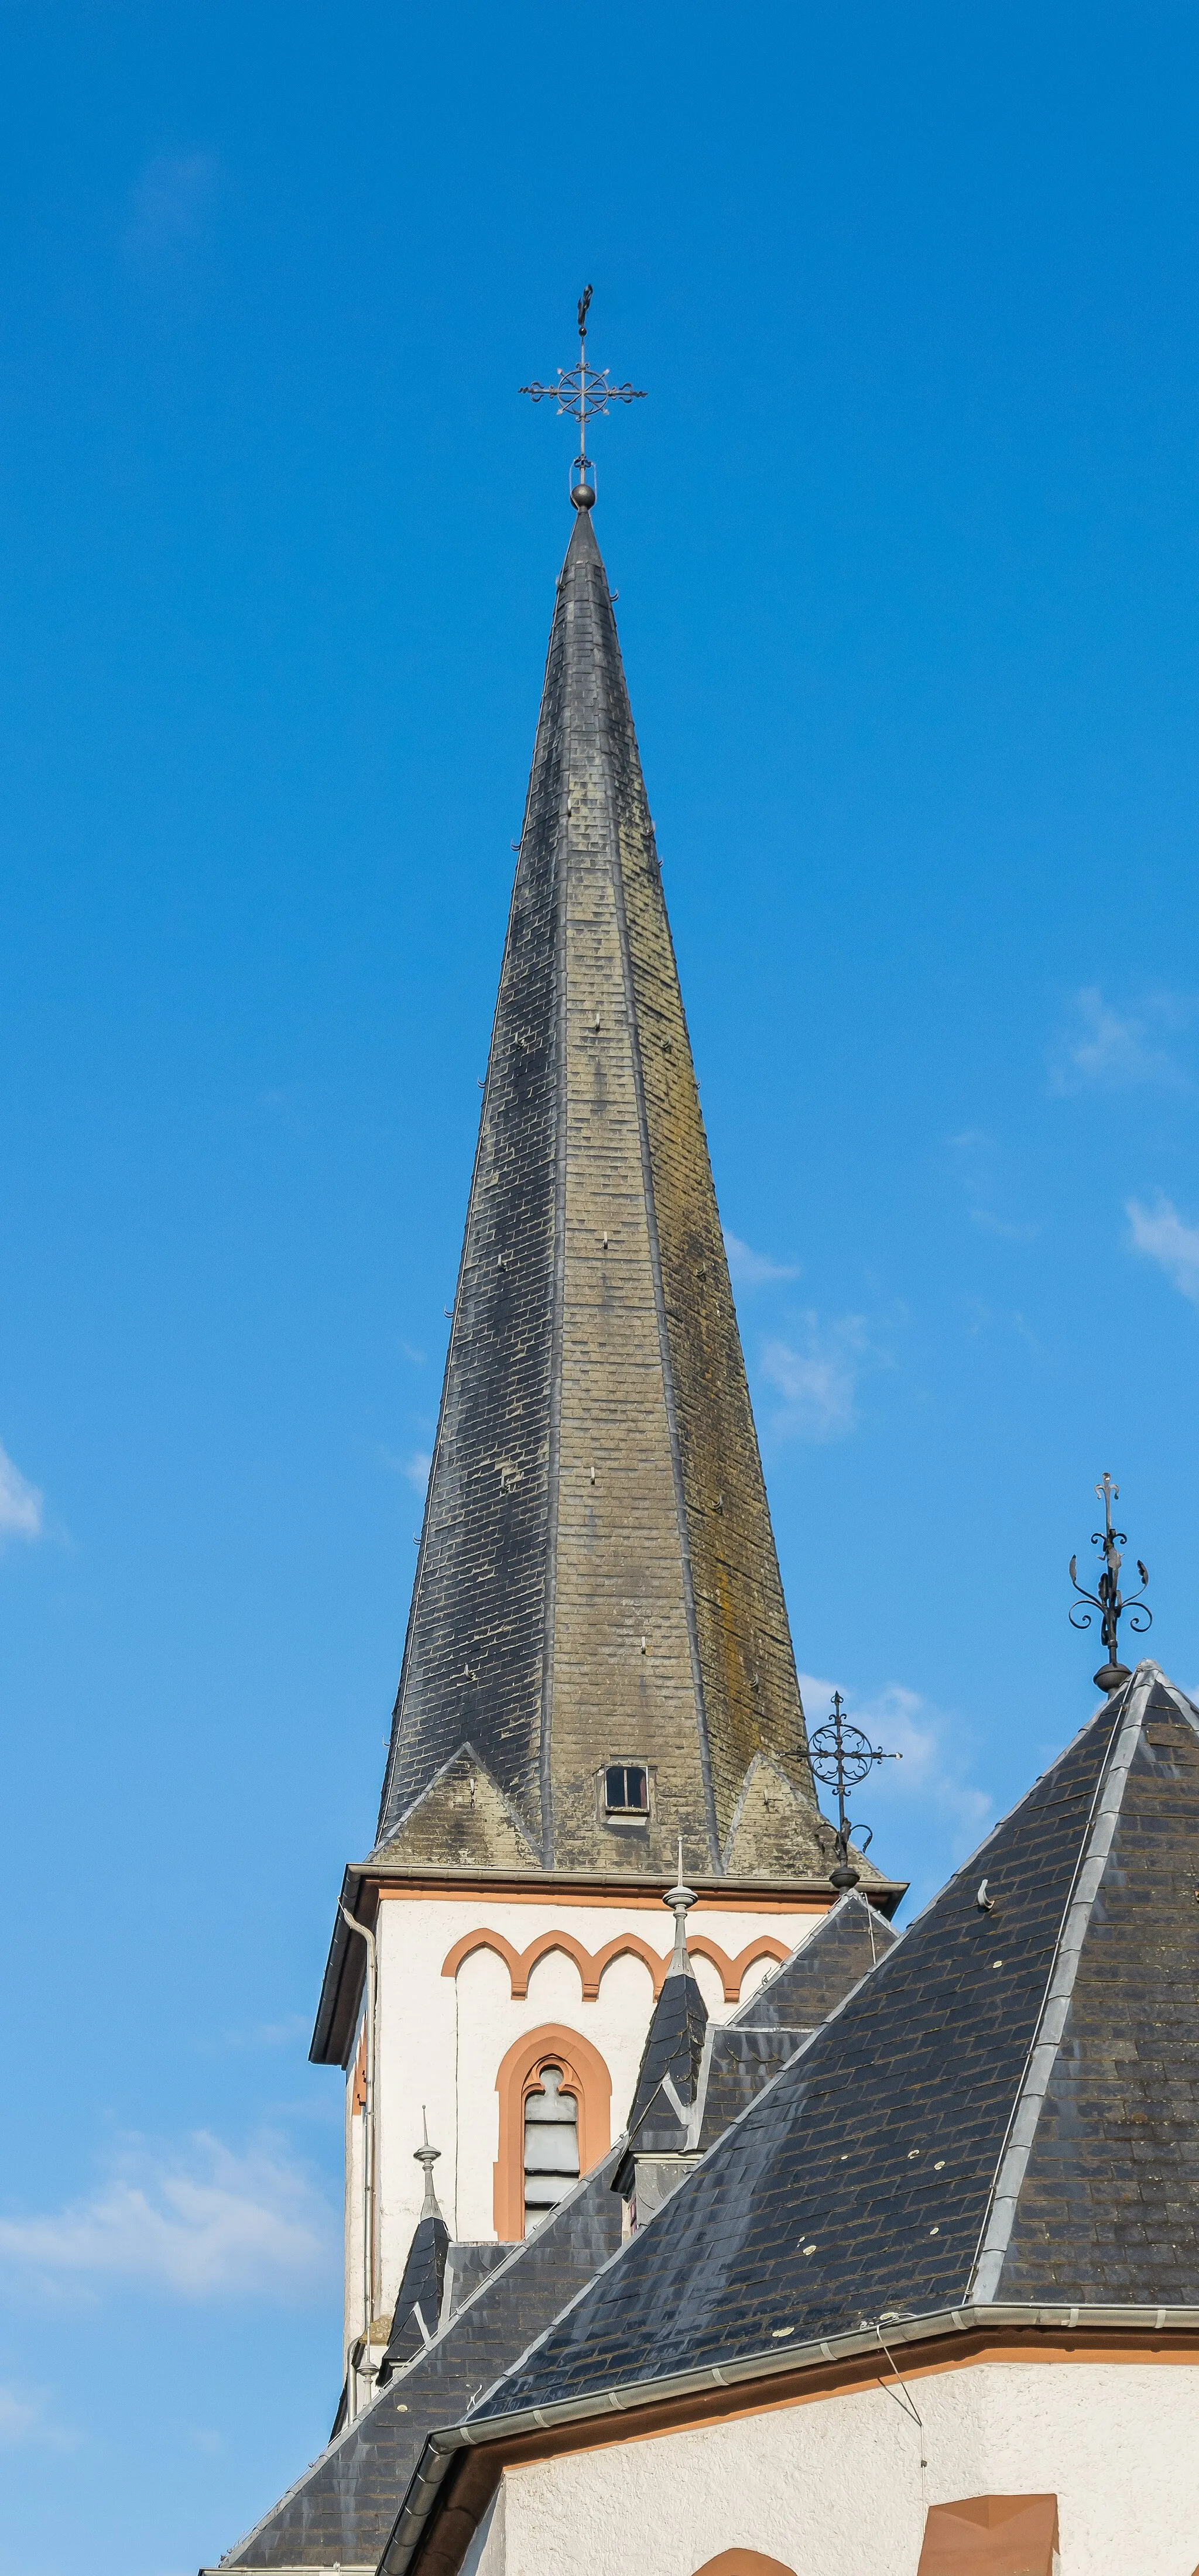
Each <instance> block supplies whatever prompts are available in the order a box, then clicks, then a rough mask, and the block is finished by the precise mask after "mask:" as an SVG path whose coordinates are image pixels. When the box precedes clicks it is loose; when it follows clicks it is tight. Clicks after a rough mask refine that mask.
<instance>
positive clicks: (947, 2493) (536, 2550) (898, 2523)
mask: <svg viewBox="0 0 1199 2576" xmlns="http://www.w3.org/2000/svg"><path fill="white" fill-rule="evenodd" d="M907 2386H908V2388H909V2391H910V2395H911V2397H912V2400H913V2402H914V2404H915V2405H916V2407H917V2408H918V2410H919V2412H920V2414H921V2416H922V2417H923V2419H924V2435H923V2448H924V2452H925V2456H926V2459H927V2464H928V2465H927V2467H926V2468H925V2469H923V2470H922V2469H921V2465H920V2454H921V2433H920V2429H919V2427H918V2426H917V2425H916V2423H915V2422H914V2421H913V2420H912V2418H911V2417H910V2416H909V2415H908V2414H906V2413H905V2412H904V2410H903V2408H902V2407H901V2405H900V2404H899V2403H898V2402H897V2400H896V2398H895V2397H893V2396H890V2395H888V2394H887V2393H885V2392H884V2390H883V2389H881V2388H878V2387H875V2388H871V2389H863V2390H859V2391H857V2392H855V2393H844V2394H840V2395H832V2396H825V2397H820V2398H815V2399H813V2400H810V2401H808V2402H807V2403H804V2404H798V2405H786V2406H781V2407H778V2408H776V2409H774V2410H772V2411H771V2412H769V2413H764V2414H761V2415H754V2416H748V2417H744V2418H742V2419H741V2420H740V2421H738V2422H733V2423H725V2424H713V2425H708V2426H704V2427H701V2428H698V2429H697V2430H695V2431H692V2432H680V2433H671V2434H664V2435H662V2436H659V2437H655V2438H653V2439H650V2440H641V2441H636V2440H627V2439H626V2440H625V2441H623V2442H620V2443H617V2444H613V2445H612V2446H611V2447H609V2448H606V2449H603V2450H597V2451H590V2452H579V2453H576V2454H575V2455H574V2456H573V2457H565V2458H561V2459H557V2460H550V2461H545V2462H540V2463H538V2464H537V2465H536V2466H533V2467H528V2468H516V2469H511V2470H508V2471H507V2472H506V2473H505V2476H504V2480H503V2507H502V2510H501V2511H497V2512H496V2513H495V2514H494V2515H493V2517H492V2519H491V2522H490V2525H489V2527H488V2530H487V2534H486V2537H485V2540H484V2543H483V2546H482V2548H481V2550H480V2552H479V2556H478V2576H583V2570H584V2569H585V2570H586V2576H693V2571H694V2570H696V2569H697V2568H700V2567H702V2566H703V2565H704V2564H705V2563H706V2561H707V2560H708V2559H710V2558H714V2557H716V2556H717V2555H718V2553H719V2552H720V2551H722V2550H725V2549H737V2548H740V2549H751V2550H759V2551H761V2552H762V2554H763V2556H765V2557H768V2558H775V2559H779V2560H781V2562H782V2564H783V2565H784V2566H785V2567H789V2568H792V2569H794V2570H795V2576H916V2570H917V2566H918V2563H919V2558H920V2549H921V2543H922V2540H923V2536H924V2524H925V2515H926V2512H927V2509H928V2506H929V2505H930V2504H948V2503H951V2502H953V2501H954V2500H955V2499H956V2498H959V2497H966V2496H979V2495H1035V2494H1054V2495H1056V2496H1057V2498H1058V2514H1059V2525H1060V2538H1061V2576H1193V2571H1194V2570H1195V2568H1196V2566H1197V2565H1199V2355H1197V2357H1196V2362H1195V2363H1194V2364H1188V2363H1184V2364H1176V2363H1153V2362H1135V2361H1131V2360H1130V2361H1127V2362H1120V2361H1113V2362H1100V2361H1085V2360H1082V2359H1078V2358H1072V2357H1070V2356H1062V2357H1060V2358H1057V2359H1055V2360H1052V2361H1043V2362H1035V2361H1023V2360H1021V2361H1011V2362H1002V2361H1001V2362H978V2363H973V2364H966V2365H964V2366H963V2367H962V2368H960V2369H955V2370H943V2371H940V2372H936V2373H934V2374H931V2375H930V2376H929V2377H928V2378H926V2379H921V2378H919V2377H917V2376H914V2375H913V2376H912V2377H911V2378H910V2379H909V2381H908V2382H907Z"/></svg>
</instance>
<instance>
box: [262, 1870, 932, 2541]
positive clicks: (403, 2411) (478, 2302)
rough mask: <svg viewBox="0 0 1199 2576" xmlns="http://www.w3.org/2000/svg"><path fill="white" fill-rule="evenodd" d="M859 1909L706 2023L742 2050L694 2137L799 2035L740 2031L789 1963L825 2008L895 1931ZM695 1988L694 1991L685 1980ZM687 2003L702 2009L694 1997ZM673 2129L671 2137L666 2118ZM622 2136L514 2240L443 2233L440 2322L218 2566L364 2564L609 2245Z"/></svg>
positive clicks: (770, 1997) (721, 2078) (808, 2005)
mask: <svg viewBox="0 0 1199 2576" xmlns="http://www.w3.org/2000/svg"><path fill="white" fill-rule="evenodd" d="M867 1910H868V1909H867V1907H866V1904H865V1901H864V1899H862V1898H861V1897H859V1896H857V1895H856V1894H855V1895H853V1896H849V1897H842V1898H841V1899H840V1900H839V1902H838V1903H837V1904H836V1905H835V1906H834V1907H833V1908H832V1910H831V1912H830V1913H829V1914H828V1915H826V1916H825V1917H824V1919H823V1920H822V1921H821V1922H819V1923H818V1924H817V1925H816V1926H815V1928H814V1930H813V1931H812V1932H810V1933H809V1934H808V1936H807V1939H806V1940H805V1941H804V1943H803V1944H802V1946H801V1949H800V1950H799V1951H798V1952H796V1954H795V1956H794V1958H793V1959H791V1960H788V1961H785V1962H784V1964H783V1965H782V1967H780V1968H779V1969H778V1970H777V1971H776V1972H775V1974H774V1975H773V1976H772V1977H771V1978H770V1979H769V1980H768V1982H767V1984H766V1985H765V1986H764V1987H762V1988H760V1989H759V1991H758V1993H757V1994H756V1995H754V1996H752V1997H751V1998H750V1999H749V2000H748V2001H747V2002H746V2003H744V2004H742V2005H741V2006H740V2007H739V2009H738V2011H737V2012H736V2013H734V2014H733V2016H732V2017H731V2020H730V2021H729V2022H728V2023H727V2024H725V2025H724V2026H723V2027H719V2028H718V2026H717V2025H710V2027H709V2039H710V2040H711V2039H713V2038H714V2037H716V2036H718V2037H719V2040H720V2042H721V2044H722V2047H725V2048H727V2050H728V2051H729V2052H730V2053H732V2054H735V2053H736V2052H738V2051H739V2050H740V2051H741V2052H743V2058H742V2062H741V2063H740V2065H739V2068H738V2073H737V2075H736V2077H734V2078H733V2079H731V2080H730V2079H729V2077H728V2076H727V2075H726V2074H723V2073H721V2074H718V2073H717V2072H716V2065H715V2061H712V2060H710V2058H708V2057H705V2058H704V2060H703V2064H701V2075H702V2073H703V2065H706V2064H708V2063H711V2064H712V2069H713V2072H712V2075H711V2077H710V2078H709V2079H708V2082H709V2087H710V2089H709V2091H708V2093H707V2095H706V2096H705V2092H704V2090H703V2089H702V2088H701V2091H700V2094H699V2097H698V2101H697V2105H696V2110H697V2113H699V2112H702V2116H703V2120H704V2137H703V2144H704V2145H707V2144H708V2142H709V2138H710V2137H711V2135H712V2134H713V2133H714V2132H715V2129H716V2126H717V2123H718V2121H719V2119H720V2117H721V2108H720V2105H721V2103H722V2102H724V2101H728V2102H729V2103H731V2104H732V2105H733V2106H734V2107H735V2109H736V2110H738V2111H739V2110H741V2109H742V2108H743V2106H744V2102H745V2101H746V2099H748V2098H750V2097H751V2094H752V2092H753V2090H756V2089H757V2087H758V2086H759V2085H760V2084H762V2083H764V2082H765V2081H766V2080H767V2077H768V2075H769V2073H770V2072H771V2071H772V2063H773V2060H772V2057H771V2054H770V2052H771V2051H772V2050H775V2049H783V2050H787V2051H789V2050H791V2049H793V2048H794V2047H796V2046H797V2045H798V2044H799V2041H800V2036H801V2035H800V2034H799V2033H797V2032H794V2031H784V2030H781V2029H777V2028H770V2029H767V2030H765V2031H762V2032H758V2031H756V2030H742V2029H741V2028H740V2025H741V2024H742V2023H744V2022H745V2021H746V2019H747V2018H748V2017H749V2016H751V2015H753V2016H755V2017H757V2016H758V2015H759V2014H761V2013H762V2012H763V2010H765V2009H769V2006H770V2004H771V2003H774V2004H778V2005H784V2006H785V2004H786V2002H787V1999H788V1997H789V1995H790V1993H791V1983H790V1980H791V1976H792V1971H793V1970H798V1968H799V1966H800V1963H801V1962H803V1976H802V1985H801V1987H800V1988H797V1989H796V1991H797V1992H800V1991H801V1992H802V1995H803V2001H804V2009H805V2011H807V2012H809V2013H815V2012H817V2011H821V2012H828V2011H832V2010H833V2009H835V2007H836V2005H837V2004H839V2003H840V2002H841V2001H842V1999H843V1997H844V1995H845V1994H846V1993H847V1992H848V1991H849V1988H850V1986H851V1985H852V1984H854V1983H855V1982H856V1980H857V1978H858V1977H859V1975H861V1974H862V1973H863V1972H864V1970H865V1969H866V1968H868V1967H869V1965H870V1960H871V1952H872V1944H874V1945H876V1946H878V1948H879V1950H880V1954H881V1949H882V1946H883V1945H884V1944H885V1943H890V1942H893V1941H894V1940H895V1938H896V1935H895V1933H894V1932H893V1930H892V1928H891V1926H890V1924H889V1923H887V1922H886V1921H885V1920H884V1919H883V1918H882V1917H881V1916H878V1917H876V1919H875V1922H874V1925H873V1930H872V1929H871V1926H870V1924H869V1922H867V1921H866V1919H865V1918H866V1915H867ZM693 1985H694V1980H693V1979H692V1978H691V1977H668V1978H667V1979H666V1980H665V1981H664V1986H663V1993H665V1990H666V1987H667V1986H679V1987H691V1986H693ZM695 1991H696V1993H697V1994H698V1988H696V1989H695ZM660 2000H661V1998H659V2001H660ZM684 2000H685V2001H686V2004H687V2012H686V2016H685V2019H686V2024H687V2026H688V2027H690V2025H691V2020H692V2015H693V2012H694V2005H693V2003H692V2001H691V1998H690V1997H687V1998H685V1999H684ZM699 2004H700V2010H701V2011H702V2010H703V1999H702V1996H701V1997H700V1998H699ZM647 2047H648V2040H647ZM701 2049H702V2034H701ZM668 2062H669V2061H668ZM705 2099H706V2108H705V2107H704V2105H705ZM674 2142H675V2143H676V2144H677V2143H679V2135H678V2132H677V2130H676V2132H675V2140H674ZM625 2143H626V2141H625V2139H624V2138H621V2139H618V2140H617V2142H616V2144H615V2146H614V2147H613V2148H612V2150H611V2152H610V2154H609V2155H608V2156H607V2157H605V2159H604V2161H603V2163H602V2164H600V2165H597V2166H596V2168H595V2171H594V2172H593V2173H591V2174H589V2175H588V2176H587V2177H586V2179H585V2180H584V2181H583V2182H582V2183H581V2184H580V2185H579V2186H578V2188H577V2189H576V2190H575V2191H574V2192H572V2193H571V2194H570V2196H569V2197H568V2198H567V2199H566V2200H564V2201H562V2202H561V2203H560V2204H559V2206H558V2208H557V2209H556V2210H555V2212H554V2214H553V2216H552V2217H551V2218H548V2219H547V2220H546V2221H545V2222H544V2224H543V2225H542V2226H540V2227H538V2228H537V2229H536V2230H535V2232H534V2234H533V2235H532V2236H529V2237H526V2238H525V2239H524V2241H523V2242H522V2243H521V2244H519V2245H515V2246H513V2245H494V2244H487V2243H480V2244H472V2243H457V2242H451V2244H450V2246H449V2250H448V2253H447V2255H446V2259H445V2278H444V2282H443V2294H442V2295H443V2308H444V2312H445V2323H444V2325H443V2327H442V2329H441V2331H440V2332H439V2333H438V2335H437V2336H436V2338H435V2340H434V2342H433V2344H432V2345H431V2347H430V2348H429V2350H428V2351H423V2350H422V2351H420V2352H417V2353H416V2357H415V2359H413V2360H412V2361H410V2362H408V2363H407V2364H406V2365H403V2364H401V2365H400V2366H399V2368H398V2369H397V2373H396V2376H395V2377H394V2378H393V2379H392V2381H391V2384H390V2386H389V2387H388V2388H387V2389H385V2390H384V2391H383V2392H381V2394H380V2395H379V2396H378V2397H376V2399H375V2401H374V2403H373V2404H372V2405H371V2406H369V2407H368V2408H367V2410H366V2411H365V2413H363V2414H362V2415H360V2416H359V2417H358V2420H357V2422H356V2423H355V2424H352V2425H350V2426H349V2427H348V2428H347V2429H346V2430H344V2431H340V2432H339V2433H338V2434H337V2435H336V2437H335V2438H334V2440H333V2441H332V2442H331V2443H330V2445H329V2447H328V2449H327V2450H325V2451H324V2452H322V2454H321V2456H320V2458H319V2459H317V2460H315V2461H314V2462H313V2464H312V2466H311V2468H309V2469H308V2470H307V2471H306V2472H305V2474H304V2476H303V2477H302V2478H300V2479H299V2480H298V2481H297V2483H296V2485H295V2486H294V2487H293V2488H292V2489H291V2490H290V2492H289V2493H288V2494H287V2495H286V2496H285V2497H284V2498H283V2499H282V2501H281V2503H279V2504H278V2505H276V2506H275V2507H274V2509H273V2511H272V2512H271V2513H269V2514H267V2515H266V2516H265V2517H264V2519H263V2521H262V2522H261V2523H259V2524H258V2525H257V2526H256V2528H255V2530H254V2531H253V2532H251V2533H250V2534H249V2536H248V2537H247V2538H246V2539H245V2540H243V2541H241V2542H240V2543H239V2544H238V2546H237V2548H236V2549H234V2550H232V2551H230V2553H229V2555H228V2557H227V2558H225V2559H223V2560H222V2562H221V2564H222V2566H224V2567H230V2568H232V2567H246V2568H252V2567H256V2568H272V2567H314V2568H315V2567H329V2566H333V2565H334V2564H336V2563H338V2562H340V2563H341V2564H342V2565H343V2566H354V2565H362V2564H364V2563H365V2562H367V2561H370V2562H371V2563H372V2564H373V2562H374V2561H375V2560H376V2559H377V2558H378V2556H379V2553H380V2550H381V2549H382V2548H383V2545H384V2542H385V2541H386V2539H387V2536H388V2533H389V2532H390V2530H391V2528H392V2525H393V2523H394V2520H395V2516H396V2510H397V2507H398V2505H399V2503H400V2500H401V2498H402V2497H403V2494H404V2491H405V2488H406V2487H407V2485H408V2482H409V2480H410V2478H411V2476H412V2473H413V2471H414V2469H415V2467H416V2464H417V2461H418V2460H419V2458H420V2454H421V2450H422V2448H423V2445H424V2443H425V2441H426V2439H427V2437H428V2435H429V2434H430V2433H431V2432H433V2431H434V2430H435V2429H436V2428H437V2427H438V2426H440V2425H443V2424H446V2423H450V2422H452V2421H453V2420H454V2418H455V2417H456V2416H459V2415H462V2414H464V2413H465V2411H466V2408H467V2406H468V2404H469V2403H470V2401H471V2400H472V2399H473V2398H476V2397H477V2396H478V2395H479V2392H480V2390H482V2389H486V2388H489V2387H490V2386H491V2385H492V2383H493V2382H494V2381H495V2380H496V2378H497V2377H498V2375H499V2374H500V2373H501V2372H502V2371H503V2370H505V2369H507V2368H508V2367H509V2365H510V2364H511V2363H512V2362H514V2361H516V2360H518V2359H519V2357H520V2355H521V2354H522V2353H523V2352H524V2351H525V2350H526V2348H527V2347H528V2345H529V2344H530V2343H531V2342H532V2340H533V2338H534V2337H535V2336H536V2335H538V2334H540V2333H541V2332H542V2331H543V2329H544V2328H545V2327H546V2326H547V2325H548V2324H549V2323H550V2322H551V2320H552V2319H553V2318H554V2317H555V2316H557V2315H558V2314H559V2312H560V2311H561V2310H562V2309H563V2308H565V2307H566V2306H567V2305H568V2303H569V2301H570V2300H571V2299H572V2298H573V2297H574V2296H575V2294H576V2292H577V2291H578V2290H579V2288H580V2287H581V2285H582V2284H583V2283H584V2282H586V2281H588V2280H590V2279H591V2278H592V2277H593V2276H594V2275H595V2274H596V2273H598V2272H599V2271H600V2269H601V2268H602V2266H603V2265H604V2264H605V2263H607V2262H608V2261H609V2260H610V2259H611V2257H612V2255H613V2254H614V2253H615V2251H616V2248H617V2247H618V2245H619V2243H620V2239H621V2229H622V2223H623V2222H622V2213H621V2205H620V2201H619V2200H618V2199H617V2197H616V2194H615V2191H614V2189H613V2184H614V2180H615V2176H616V2172H617V2168H618V2166H619V2163H620V2160H621V2156H622V2153H623V2151H624V2147H625ZM656 2223H657V2222H655V2224H656ZM422 2224H424V2222H422ZM419 2232H420V2230H419V2228H418V2230H417V2233H418V2234H419ZM405 2282H407V2269H406V2271H405ZM402 2306H403V2294H401V2298H400V2299H399V2300H397V2303H396V2314H397V2322H399V2323H400V2324H401V2325H402V2323H403V2318H402V2316H401V2308H402ZM422 2307H423V2301H422ZM426 2321H428V2320H426ZM393 2339H394V2330H393Z"/></svg>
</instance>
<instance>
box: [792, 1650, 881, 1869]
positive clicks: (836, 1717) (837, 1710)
mask: <svg viewBox="0 0 1199 2576" xmlns="http://www.w3.org/2000/svg"><path fill="white" fill-rule="evenodd" d="M808 1756H809V1759H810V1761H811V1765H812V1769H813V1771H814V1772H815V1774H816V1777H817V1779H818V1780H822V1781H823V1782H824V1785H825V1787H826V1788H828V1789H833V1788H835V1789H836V1792H837V1839H836V1852H837V1866H836V1868H835V1869H832V1870H830V1871H829V1877H830V1879H831V1880H832V1884H833V1886H834V1887H835V1888H837V1889H838V1891H840V1889H841V1888H843V1887H856V1886H857V1883H858V1880H859V1878H860V1877H861V1874H862V1873H861V1871H860V1870H857V1869H853V1868H851V1866H850V1859H849V1837H850V1835H851V1834H860V1833H864V1834H865V1841H864V1842H863V1843H862V1846H861V1848H862V1850H863V1851H866V1850H868V1848H869V1846H870V1844H871V1842H872V1841H873V1839H874V1837H873V1835H872V1834H871V1831H870V1828H869V1826H868V1825H867V1826H861V1825H852V1824H851V1823H850V1821H849V1817H848V1815H847V1813H846V1808H845V1792H846V1790H847V1789H856V1788H857V1787H858V1786H859V1784H860V1782H861V1781H863V1780H864V1779H865V1777H866V1774H867V1772H868V1771H870V1770H872V1769H873V1766H874V1764H875V1763H876V1762H902V1760H903V1755H902V1753H884V1752H883V1749H882V1746H881V1745H878V1744H872V1743H871V1741H870V1738H869V1736H868V1735H863V1733H862V1730H861V1727H860V1726H848V1725H847V1724H846V1720H845V1702H844V1700H843V1699H842V1697H841V1693H840V1691H839V1690H835V1691H834V1692H833V1713H832V1716H831V1717H830V1718H826V1720H825V1723H824V1725H823V1726H818V1727H817V1729H816V1732H815V1734H814V1735H813V1736H812V1737H811V1738H810V1739H809V1743H808Z"/></svg>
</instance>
